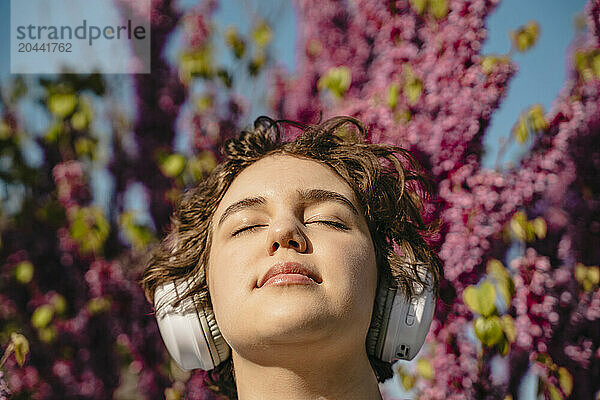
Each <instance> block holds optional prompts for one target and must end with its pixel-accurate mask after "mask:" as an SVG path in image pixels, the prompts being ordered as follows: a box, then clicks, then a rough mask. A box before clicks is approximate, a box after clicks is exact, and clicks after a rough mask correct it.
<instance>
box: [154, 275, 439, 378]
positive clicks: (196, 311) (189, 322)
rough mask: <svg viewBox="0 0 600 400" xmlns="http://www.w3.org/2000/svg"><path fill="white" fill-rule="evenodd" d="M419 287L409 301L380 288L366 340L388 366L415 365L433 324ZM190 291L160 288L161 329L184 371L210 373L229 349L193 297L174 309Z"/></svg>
mask: <svg viewBox="0 0 600 400" xmlns="http://www.w3.org/2000/svg"><path fill="white" fill-rule="evenodd" d="M428 278H429V276H428ZM425 282H431V280H430V279H427V280H426V281H425ZM415 286H419V287H415V295H414V296H413V297H412V298H411V299H410V301H407V300H406V298H405V296H404V294H403V293H401V292H398V290H397V289H393V288H387V287H385V286H383V285H382V286H381V287H380V288H379V289H378V293H377V296H376V298H375V306H374V310H373V317H372V319H371V326H370V328H369V332H368V335H367V343H366V344H367V353H368V354H369V355H371V356H375V357H376V358H378V359H380V360H382V361H386V362H394V361H396V360H399V359H403V360H412V359H413V358H414V357H415V356H416V355H417V353H418V352H419V350H420V349H421V346H422V345H423V342H424V341H425V336H427V332H428V331H429V327H430V325H431V320H432V318H433V312H434V309H435V297H434V295H433V289H432V288H431V287H430V286H425V287H423V286H421V285H415ZM185 289H187V287H185V283H177V284H176V283H175V282H173V281H171V282H167V283H165V284H163V285H161V286H159V287H158V288H157V289H156V291H155V294H154V308H155V310H156V319H157V321H158V327H159V330H160V334H161V336H162V338H163V341H164V342H165V345H166V347H167V350H168V351H169V354H171V357H172V358H173V359H174V360H175V362H177V364H178V365H179V366H180V367H181V368H183V369H184V370H191V369H196V368H200V369H202V370H205V371H208V370H211V369H213V368H214V367H216V366H217V365H219V364H220V363H221V362H223V361H225V360H226V359H227V358H228V357H229V355H230V348H229V345H228V344H227V342H225V339H224V338H223V336H222V335H221V332H220V331H219V327H218V326H217V322H216V320H215V315H214V313H213V310H212V308H211V307H203V306H201V305H200V304H199V303H198V302H197V301H196V300H194V299H193V298H187V299H185V300H183V301H182V302H181V303H180V304H179V306H178V307H173V306H172V304H173V303H174V302H175V300H176V299H179V298H180V296H181V294H182V293H184V290H185Z"/></svg>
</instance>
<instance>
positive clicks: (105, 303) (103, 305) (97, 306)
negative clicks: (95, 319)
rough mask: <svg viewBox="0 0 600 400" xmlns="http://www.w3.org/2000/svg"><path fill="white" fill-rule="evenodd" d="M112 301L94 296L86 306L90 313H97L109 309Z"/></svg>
mask: <svg viewBox="0 0 600 400" xmlns="http://www.w3.org/2000/svg"><path fill="white" fill-rule="evenodd" d="M111 306H112V302H111V301H110V300H109V299H107V298H106V297H95V298H93V299H91V300H90V301H88V302H87V305H86V308H87V310H88V312H89V313H90V314H91V315H97V314H100V313H104V312H107V311H109V310H110V308H111Z"/></svg>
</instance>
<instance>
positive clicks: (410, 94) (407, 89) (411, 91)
mask: <svg viewBox="0 0 600 400" xmlns="http://www.w3.org/2000/svg"><path fill="white" fill-rule="evenodd" d="M407 67H408V68H407V69H405V71H406V73H405V80H404V86H403V90H404V95H405V96H406V100H407V101H408V104H409V105H411V106H414V105H415V104H417V103H418V102H419V99H420V98H421V94H422V93H423V82H422V81H421V80H420V79H419V78H417V76H416V75H415V74H414V73H413V72H412V68H410V66H407Z"/></svg>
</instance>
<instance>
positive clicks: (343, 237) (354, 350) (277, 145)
mask: <svg viewBox="0 0 600 400" xmlns="http://www.w3.org/2000/svg"><path fill="white" fill-rule="evenodd" d="M283 122H286V123H291V124H293V125H295V126H297V127H299V128H301V129H302V130H303V134H302V135H300V136H299V137H298V138H297V139H296V140H294V141H290V142H284V141H282V140H281V137H280V125H281V123H283ZM347 124H353V125H354V126H355V127H356V128H357V129H358V131H359V132H360V133H361V134H362V136H363V137H364V136H365V130H364V128H363V126H362V125H361V123H360V122H359V121H358V120H356V119H353V118H350V117H336V118H332V119H329V120H327V121H325V122H323V123H321V124H320V125H316V126H306V125H303V124H298V123H292V122H288V121H273V120H271V119H269V118H266V117H261V118H259V119H258V120H257V121H256V122H255V129H254V130H253V131H249V132H242V133H241V135H240V136H239V137H238V138H234V139H230V140H228V141H227V142H226V143H225V146H224V151H225V156H226V159H225V161H224V162H223V163H222V164H220V165H218V166H217V167H216V168H215V169H214V170H213V172H212V173H211V174H210V175H209V176H208V177H207V179H206V180H204V181H203V182H202V183H201V184H200V185H199V186H198V187H196V188H193V189H191V190H189V191H188V192H186V193H185V195H184V196H183V198H182V200H181V202H180V204H179V205H178V207H177V209H176V211H175V213H174V216H173V222H172V227H171V230H170V232H169V234H168V235H167V237H166V238H165V239H164V240H163V242H162V243H161V246H160V247H159V248H158V249H157V250H156V251H155V253H154V254H153V256H152V259H151V261H150V262H149V263H148V266H147V268H146V271H145V273H144V277H143V280H142V283H143V286H144V289H145V291H146V294H147V297H148V299H149V300H150V301H151V302H155V306H156V308H157V318H158V319H159V325H160V326H161V333H162V334H163V338H164V339H165V343H166V344H167V347H168V348H169V350H170V352H171V354H172V355H174V358H175V359H176V360H178V361H179V362H180V364H182V365H183V366H184V367H187V368H193V367H198V366H200V367H202V368H203V369H211V368H212V367H215V369H214V370H212V372H211V374H210V375H209V377H210V380H211V381H212V382H211V385H210V386H209V387H213V388H214V390H215V391H217V392H219V393H223V394H225V395H226V396H228V397H229V398H236V397H238V398H240V399H317V398H323V399H380V398H381V395H380V393H379V390H378V381H383V380H384V379H386V378H388V377H390V376H391V375H392V372H391V363H390V361H391V360H393V359H395V358H399V357H403V358H412V357H414V355H415V354H416V351H418V348H419V347H420V345H421V344H422V342H423V340H424V335H425V334H426V332H427V329H428V327H429V322H430V318H431V313H432V312H433V311H432V310H433V300H432V299H433V298H434V295H433V294H431V295H429V294H428V295H427V296H425V294H424V293H434V292H435V293H437V287H438V282H439V280H440V278H441V275H442V268H441V263H440V260H439V258H438V257H437V255H436V254H435V253H434V252H433V251H432V250H431V249H430V248H429V246H428V245H427V244H426V242H425V241H424V239H423V238H424V236H425V235H427V234H428V233H430V229H429V228H430V226H429V225H428V224H426V223H425V222H424V219H423V217H422V215H421V214H422V211H423V204H422V199H423V197H424V196H427V195H428V194H430V188H429V185H428V184H427V180H426V179H425V177H424V175H423V174H422V173H420V172H419V171H418V170H417V165H416V162H415V161H414V159H413V158H412V157H411V156H410V154H409V153H408V152H406V151H405V150H403V149H401V148H398V147H394V146H388V145H382V144H369V143H365V142H364V140H363V139H362V138H360V137H359V138H346V139H343V138H342V137H341V136H338V134H343V135H344V136H349V130H348V129H346V128H347ZM398 155H400V156H401V157H402V158H403V160H401V159H400V158H398ZM169 285H170V286H169ZM165 288H168V289H169V290H166V289H165ZM157 289H158V291H157ZM396 290H398V293H399V294H398V296H397V297H398V298H400V297H402V301H395V300H394V302H393V307H392V301H393V299H395V298H396V297H395V294H396ZM155 293H156V298H155V297H154V295H155ZM165 293H166V294H165ZM390 293H391V295H390ZM419 296H420V297H419ZM389 299H392V300H389ZM405 299H406V300H405ZM410 299H413V300H414V301H412V300H410ZM418 299H421V300H418ZM400 303H402V304H401V305H399V304H400ZM397 305H398V310H400V308H401V309H402V310H403V311H402V312H403V314H402V318H401V319H402V321H401V322H397V321H396V322H397V323H398V324H400V323H401V324H405V325H406V326H405V328H407V329H409V328H410V327H411V326H412V328H414V329H416V330H415V331H414V332H417V331H418V332H417V333H414V332H413V331H410V333H408V334H409V335H413V334H415V335H416V336H418V337H417V338H416V339H415V342H416V343H417V344H416V345H414V346H412V349H410V346H408V345H407V346H404V345H402V346H401V347H402V348H400V347H397V346H396V344H394V345H390V346H392V347H390V348H389V349H388V347H389V346H388V344H387V343H388V342H390V341H391V342H393V341H394V340H400V341H402V340H404V339H403V338H402V337H400V338H393V337H392V338H391V339H390V337H391V336H393V335H392V334H390V333H389V332H392V331H394V332H396V331H395V330H394V329H392V328H389V327H390V326H392V325H393V324H394V323H395V322H394V319H393V318H392V321H391V322H390V321H389V320H390V318H389V313H390V312H392V313H394V312H396V311H395V310H396V308H397V307H396V306H397ZM171 306H175V308H173V307H171ZM169 307H171V308H169ZM177 307H180V308H179V309H178V308H177ZM163 308H164V309H166V308H169V310H170V311H169V312H168V313H167V314H160V311H161V309H163ZM190 308H191V309H193V310H192V311H193V315H194V316H196V315H201V317H199V318H194V319H193V320H194V324H195V325H194V326H195V327H192V326H191V325H190V326H189V327H188V325H187V324H188V322H189V321H191V320H190V319H189V318H187V317H185V318H184V317H181V318H179V317H177V316H183V315H188V316H189V314H186V313H189V312H190ZM390 309H391V310H392V311H390ZM197 310H200V311H199V312H198V314H196V312H197ZM415 310H417V311H415ZM398 312H400V311H398ZM415 312H416V313H417V314H418V316H417V319H419V321H418V322H420V319H421V318H423V319H424V320H426V321H425V322H423V324H421V325H420V326H419V324H415V325H414V326H413V322H414V319H415V318H414V316H415ZM386 313H387V314H386ZM162 315H167V317H163V316H162ZM169 315H175V317H173V318H179V319H173V321H179V322H176V324H184V325H177V328H173V327H172V326H175V325H167V324H166V322H164V321H168V320H169V318H171V317H169ZM422 316H424V317H422ZM427 318H429V319H427ZM396 319H399V318H396ZM197 321H201V322H197ZM415 326H419V328H418V329H417V328H415ZM388 328H389V329H388ZM412 328H411V329H412ZM192 331H193V332H192ZM182 332H183V333H182ZM194 332H195V333H194ZM381 332H383V333H381ZM386 332H387V333H386ZM397 332H405V333H404V334H405V335H406V334H407V333H406V332H409V331H401V330H398V331H397ZM380 333H381V334H380ZM381 335H383V338H382V337H381ZM175 337H177V339H174V338H175ZM191 337H197V338H200V339H197V340H198V341H199V342H202V343H206V345H203V346H204V347H205V348H204V349H203V350H199V351H196V352H197V353H198V354H197V355H196V356H194V357H196V359H198V360H199V361H198V363H199V364H198V363H196V364H194V361H190V362H191V364H190V362H188V361H189V358H186V357H187V356H188V355H189V354H190V352H193V351H192V350H190V351H188V350H185V351H182V350H181V348H185V346H186V345H185V344H184V345H183V347H181V346H182V345H181V343H180V342H178V343H179V344H174V343H175V341H176V340H178V341H183V342H185V343H188V342H187V340H188V339H189V338H191ZM203 339H205V340H206V342H205V341H204V340H203ZM194 340H196V339H194ZM407 340H408V339H407ZM394 343H395V342H394ZM188 344H189V343H188ZM197 344H198V342H194V343H192V344H189V346H190V347H189V348H190V349H192V348H193V349H197V347H198V345H197ZM178 346H179V347H178ZM390 349H391V350H390ZM398 349H400V350H401V351H400V352H399V353H398V354H397V355H396V356H394V354H395V353H396V352H397V351H398ZM405 351H406V352H405ZM386 352H387V353H386ZM390 352H391V353H390ZM384 353H386V354H387V355H384ZM192 358H193V357H192ZM202 359H204V361H202ZM186 360H187V361H186ZM206 360H208V361H206Z"/></svg>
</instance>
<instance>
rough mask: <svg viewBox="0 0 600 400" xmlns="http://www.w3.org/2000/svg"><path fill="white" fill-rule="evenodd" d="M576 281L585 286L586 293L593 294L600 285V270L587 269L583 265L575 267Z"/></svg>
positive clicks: (579, 264)
mask: <svg viewBox="0 0 600 400" xmlns="http://www.w3.org/2000/svg"><path fill="white" fill-rule="evenodd" d="M575 280H576V281H577V282H578V283H579V284H580V285H581V286H583V290H584V291H585V292H591V291H592V290H593V289H594V288H595V287H596V286H597V285H598V283H600V268H599V267H598V266H596V265H595V266H591V267H586V266H585V265H583V264H582V263H577V265H575Z"/></svg>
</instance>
